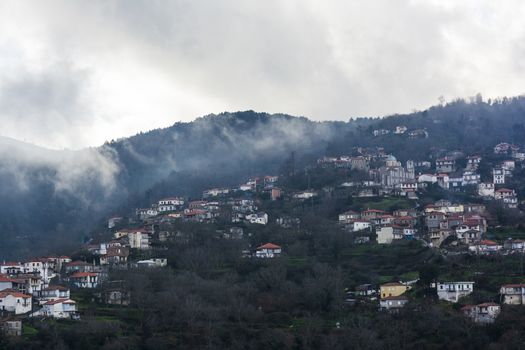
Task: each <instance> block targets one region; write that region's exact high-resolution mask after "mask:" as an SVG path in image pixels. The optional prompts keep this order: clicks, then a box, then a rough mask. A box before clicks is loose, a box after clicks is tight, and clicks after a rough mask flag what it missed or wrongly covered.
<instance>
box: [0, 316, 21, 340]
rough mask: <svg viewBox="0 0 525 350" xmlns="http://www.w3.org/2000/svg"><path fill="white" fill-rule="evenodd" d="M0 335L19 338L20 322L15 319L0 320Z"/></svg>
mask: <svg viewBox="0 0 525 350" xmlns="http://www.w3.org/2000/svg"><path fill="white" fill-rule="evenodd" d="M0 335H6V336H11V337H19V336H21V335H22V321H21V320H17V319H15V318H9V317H8V318H4V319H0Z"/></svg>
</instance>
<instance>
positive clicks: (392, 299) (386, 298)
mask: <svg viewBox="0 0 525 350" xmlns="http://www.w3.org/2000/svg"><path fill="white" fill-rule="evenodd" d="M416 282H417V280H416V281H408V282H388V283H383V284H381V285H379V288H377V287H375V286H373V285H371V284H363V285H359V286H357V287H356V288H355V289H354V290H352V291H347V293H346V300H345V302H346V303H347V304H350V305H353V304H355V303H356V302H366V303H377V302H379V309H380V310H387V311H390V312H397V311H399V310H400V309H402V308H403V307H405V306H406V305H407V304H408V302H409V301H410V298H409V296H408V295H407V292H408V291H409V290H411V289H412V288H413V287H414V286H415V283H416ZM474 284H475V283H474V282H472V281H453V282H435V283H432V284H431V285H430V288H432V289H434V290H435V291H436V296H437V298H438V300H442V301H445V302H449V303H458V302H461V299H462V298H464V297H466V296H468V295H470V294H472V292H473V291H474ZM501 304H506V305H525V284H506V285H502V286H501V288H500V304H498V303H496V302H493V301H489V302H484V303H481V304H476V305H471V304H467V305H465V306H463V307H462V308H461V312H462V313H463V315H464V316H465V317H468V318H470V319H471V320H472V321H473V322H475V323H478V324H489V323H494V322H495V320H496V318H497V317H498V315H499V314H500V312H501Z"/></svg>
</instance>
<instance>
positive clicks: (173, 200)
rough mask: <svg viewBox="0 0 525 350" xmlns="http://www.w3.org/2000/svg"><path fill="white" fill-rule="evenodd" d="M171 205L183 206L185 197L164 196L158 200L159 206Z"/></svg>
mask: <svg viewBox="0 0 525 350" xmlns="http://www.w3.org/2000/svg"><path fill="white" fill-rule="evenodd" d="M170 205H171V206H174V207H181V206H183V205H184V199H183V198H181V197H169V198H163V199H161V200H159V202H158V207H159V208H160V207H161V206H170ZM159 211H163V210H160V209H159Z"/></svg>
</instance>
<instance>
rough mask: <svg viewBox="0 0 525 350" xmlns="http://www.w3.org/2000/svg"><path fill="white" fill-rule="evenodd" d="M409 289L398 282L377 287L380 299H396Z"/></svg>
mask: <svg viewBox="0 0 525 350" xmlns="http://www.w3.org/2000/svg"><path fill="white" fill-rule="evenodd" d="M409 289H410V287H409V286H407V285H405V284H403V283H400V282H390V283H384V284H382V285H381V286H379V295H380V297H381V299H383V298H387V297H397V296H400V295H401V294H404V293H405V292H406V291H407V290H409Z"/></svg>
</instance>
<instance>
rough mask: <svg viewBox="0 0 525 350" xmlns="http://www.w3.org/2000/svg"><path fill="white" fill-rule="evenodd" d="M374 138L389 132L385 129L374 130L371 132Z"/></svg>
mask: <svg viewBox="0 0 525 350" xmlns="http://www.w3.org/2000/svg"><path fill="white" fill-rule="evenodd" d="M372 134H373V135H374V136H382V135H388V134H390V130H387V129H376V130H374V131H373V132H372Z"/></svg>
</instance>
